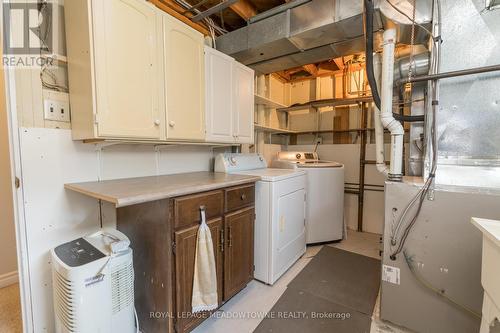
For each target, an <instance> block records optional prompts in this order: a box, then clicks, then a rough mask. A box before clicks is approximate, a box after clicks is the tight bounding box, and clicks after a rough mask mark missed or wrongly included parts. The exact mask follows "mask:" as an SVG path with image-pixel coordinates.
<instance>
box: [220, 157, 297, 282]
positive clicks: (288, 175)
mask: <svg viewBox="0 0 500 333" xmlns="http://www.w3.org/2000/svg"><path fill="white" fill-rule="evenodd" d="M215 172H225V173H233V174H243V175H255V176H259V177H261V180H260V181H258V182H257V183H256V187H255V214H256V219H255V234H254V242H255V250H254V251H255V252H254V261H255V272H254V277H255V279H257V280H260V281H262V282H264V283H267V284H271V285H272V284H273V283H274V282H276V280H278V279H279V277H280V276H282V275H283V273H285V272H286V270H287V269H288V268H290V266H292V265H293V264H294V263H295V262H296V261H297V259H299V258H300V257H301V256H302V255H303V254H304V253H305V251H306V238H305V237H306V236H305V216H306V204H305V200H306V174H305V172H304V171H302V170H293V169H288V170H284V169H271V168H267V163H266V161H265V160H264V158H263V157H262V156H260V155H258V154H233V153H226V154H219V155H218V156H217V157H216V159H215Z"/></svg>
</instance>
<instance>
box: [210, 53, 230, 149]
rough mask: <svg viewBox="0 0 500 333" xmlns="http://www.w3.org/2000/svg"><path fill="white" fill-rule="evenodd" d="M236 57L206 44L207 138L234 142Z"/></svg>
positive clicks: (215, 140) (214, 140)
mask: <svg viewBox="0 0 500 333" xmlns="http://www.w3.org/2000/svg"><path fill="white" fill-rule="evenodd" d="M233 63H234V59H233V58H231V57H229V56H227V55H225V54H224V53H222V52H219V51H217V50H215V49H213V48H211V47H208V46H205V92H206V95H205V96H206V113H205V117H206V124H207V135H206V140H207V141H209V142H227V143H232V142H234V140H235V138H234V136H233V94H232V93H231V92H232V91H233V84H232V82H233Z"/></svg>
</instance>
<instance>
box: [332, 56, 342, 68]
mask: <svg viewBox="0 0 500 333" xmlns="http://www.w3.org/2000/svg"><path fill="white" fill-rule="evenodd" d="M333 62H334V63H335V65H337V67H338V68H339V69H343V68H344V59H343V58H342V57H340V58H335V59H333Z"/></svg>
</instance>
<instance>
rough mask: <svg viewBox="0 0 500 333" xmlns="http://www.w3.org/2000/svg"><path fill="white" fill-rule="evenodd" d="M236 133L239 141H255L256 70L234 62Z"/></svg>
mask: <svg viewBox="0 0 500 333" xmlns="http://www.w3.org/2000/svg"><path fill="white" fill-rule="evenodd" d="M233 68H234V69H233V75H234V84H233V86H234V89H235V92H234V111H235V117H234V122H233V123H234V134H235V135H236V140H237V142H239V143H253V142H254V139H253V135H254V126H253V122H254V120H253V119H254V71H253V70H252V69H250V68H248V67H246V66H244V65H242V64H240V63H238V62H234V66H233Z"/></svg>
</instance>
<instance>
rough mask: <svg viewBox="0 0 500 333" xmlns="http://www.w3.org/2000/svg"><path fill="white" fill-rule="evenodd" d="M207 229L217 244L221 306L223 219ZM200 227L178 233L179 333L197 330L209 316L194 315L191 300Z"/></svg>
mask: <svg viewBox="0 0 500 333" xmlns="http://www.w3.org/2000/svg"><path fill="white" fill-rule="evenodd" d="M207 224H208V226H209V228H210V233H211V235H212V241H213V244H214V253H215V263H216V266H217V273H216V274H217V292H218V296H219V304H222V300H223V286H222V281H223V275H222V274H223V272H222V268H223V266H222V265H223V262H222V261H223V256H222V239H221V232H222V219H221V218H218V219H215V220H212V221H209V222H208V223H207ZM198 228H199V226H198V225H195V226H193V227H190V228H187V229H183V230H181V231H177V232H175V235H174V239H175V255H174V260H175V315H176V316H177V319H176V327H177V332H179V333H181V332H189V331H191V330H192V329H193V328H194V327H196V326H197V325H198V324H199V323H200V322H201V321H203V320H204V319H205V318H208V316H209V313H208V312H207V313H197V314H196V315H194V316H192V315H191V309H192V308H191V299H192V294H193V278H194V262H195V255H196V236H197V234H198Z"/></svg>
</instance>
